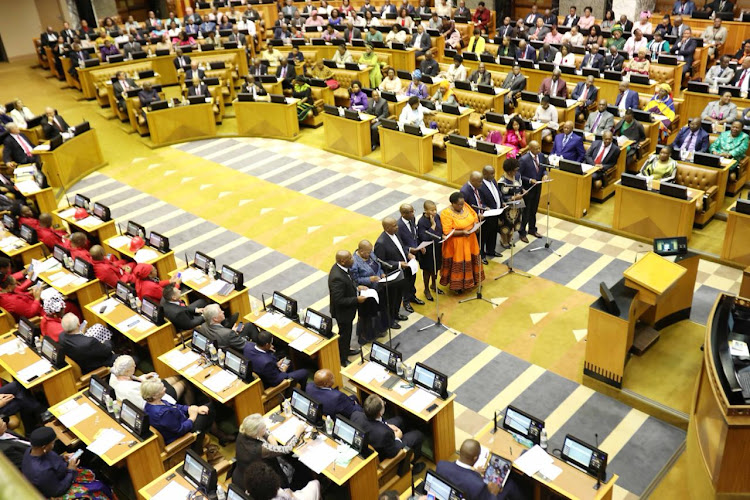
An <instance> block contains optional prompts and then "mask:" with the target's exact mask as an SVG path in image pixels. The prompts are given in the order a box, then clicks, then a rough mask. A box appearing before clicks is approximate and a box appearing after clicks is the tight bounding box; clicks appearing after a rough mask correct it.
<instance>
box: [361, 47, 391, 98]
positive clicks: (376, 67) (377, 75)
mask: <svg viewBox="0 0 750 500" xmlns="http://www.w3.org/2000/svg"><path fill="white" fill-rule="evenodd" d="M357 62H358V63H359V64H360V65H365V66H367V67H368V68H370V88H371V89H376V88H378V86H379V85H380V82H381V81H383V69H382V68H383V66H385V63H384V62H381V61H380V58H379V57H378V55H377V54H376V53H375V52H374V51H373V49H372V45H370V44H369V43H368V44H366V45H365V53H364V54H362V55H361V56H360V58H359V61H357Z"/></svg>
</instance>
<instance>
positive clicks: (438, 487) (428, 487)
mask: <svg viewBox="0 0 750 500" xmlns="http://www.w3.org/2000/svg"><path fill="white" fill-rule="evenodd" d="M423 488H424V491H425V493H427V494H431V495H433V496H434V498H435V500H460V499H462V498H464V496H463V494H462V493H461V492H460V491H458V490H457V489H456V488H454V487H453V486H451V485H450V484H449V483H448V482H447V481H446V480H444V479H443V478H441V477H440V476H438V475H437V474H436V473H434V472H433V471H431V470H428V471H427V473H426V474H425V476H424V485H423Z"/></svg>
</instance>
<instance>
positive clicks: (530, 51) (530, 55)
mask: <svg viewBox="0 0 750 500" xmlns="http://www.w3.org/2000/svg"><path fill="white" fill-rule="evenodd" d="M516 59H531V60H532V61H536V49H534V47H532V46H531V45H527V46H526V55H525V56H524V53H523V52H522V51H521V49H516Z"/></svg>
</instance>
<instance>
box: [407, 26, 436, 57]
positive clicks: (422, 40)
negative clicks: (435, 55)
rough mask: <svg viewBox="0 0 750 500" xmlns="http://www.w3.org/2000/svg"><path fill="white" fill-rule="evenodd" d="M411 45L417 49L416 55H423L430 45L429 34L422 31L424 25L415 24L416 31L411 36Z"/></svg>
mask: <svg viewBox="0 0 750 500" xmlns="http://www.w3.org/2000/svg"><path fill="white" fill-rule="evenodd" d="M411 46H412V47H414V48H415V49H417V51H416V55H417V57H419V56H423V55H424V53H425V52H427V51H428V50H430V47H432V40H431V39H430V35H428V34H427V33H425V32H424V25H422V24H418V25H417V33H416V34H414V35H412V37H411Z"/></svg>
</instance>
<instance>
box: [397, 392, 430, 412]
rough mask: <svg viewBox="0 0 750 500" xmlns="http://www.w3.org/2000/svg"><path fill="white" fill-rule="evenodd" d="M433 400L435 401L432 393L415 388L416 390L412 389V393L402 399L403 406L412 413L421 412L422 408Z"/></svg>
mask: <svg viewBox="0 0 750 500" xmlns="http://www.w3.org/2000/svg"><path fill="white" fill-rule="evenodd" d="M433 401H435V396H434V395H433V394H430V393H429V392H427V391H425V390H424V389H419V388H417V390H416V391H414V394H412V395H411V396H409V399H407V400H406V401H404V406H405V407H406V408H408V409H410V410H411V411H413V412H414V413H422V410H424V409H425V408H427V407H428V406H429V405H430V403H432V402H433Z"/></svg>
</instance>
